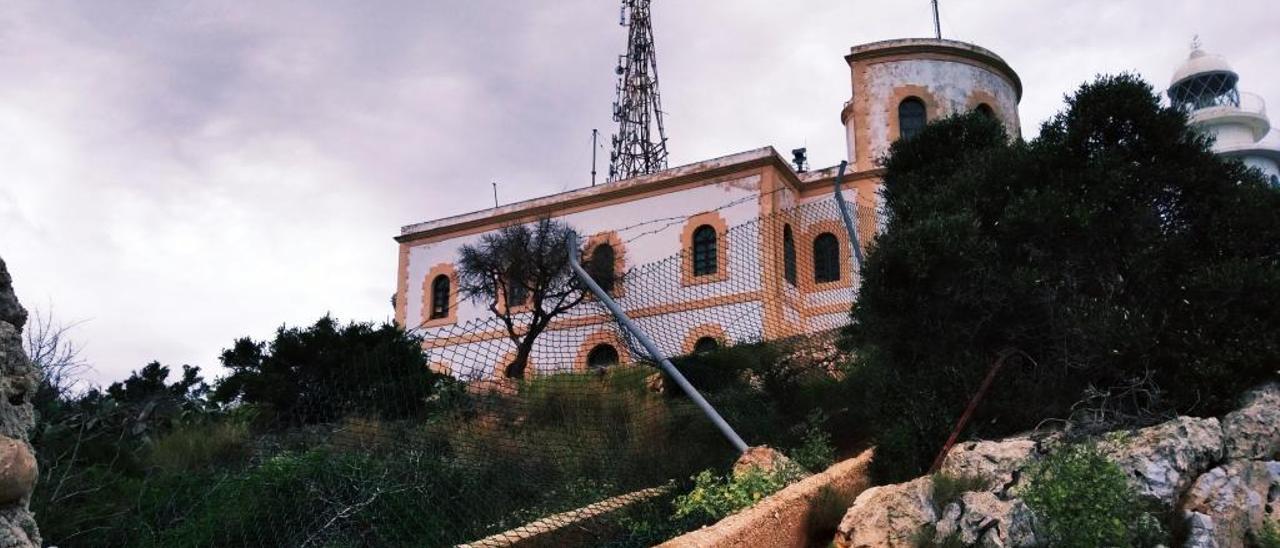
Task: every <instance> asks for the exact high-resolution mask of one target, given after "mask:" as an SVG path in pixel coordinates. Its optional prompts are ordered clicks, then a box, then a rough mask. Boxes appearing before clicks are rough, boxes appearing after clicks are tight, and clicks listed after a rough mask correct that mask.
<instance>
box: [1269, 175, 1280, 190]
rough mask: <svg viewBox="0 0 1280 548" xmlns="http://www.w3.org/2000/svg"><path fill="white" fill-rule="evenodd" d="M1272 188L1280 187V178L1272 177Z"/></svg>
mask: <svg viewBox="0 0 1280 548" xmlns="http://www.w3.org/2000/svg"><path fill="white" fill-rule="evenodd" d="M1271 186H1274V187H1280V176H1277V175H1272V176H1271Z"/></svg>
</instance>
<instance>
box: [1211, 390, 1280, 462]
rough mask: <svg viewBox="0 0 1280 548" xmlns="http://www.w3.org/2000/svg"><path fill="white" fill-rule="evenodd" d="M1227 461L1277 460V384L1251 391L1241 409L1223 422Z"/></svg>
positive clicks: (1279, 394) (1279, 444)
mask: <svg viewBox="0 0 1280 548" xmlns="http://www.w3.org/2000/svg"><path fill="white" fill-rule="evenodd" d="M1222 433H1223V438H1224V439H1223V445H1224V446H1225V449H1226V457H1227V458H1228V459H1249V460H1280V384H1276V383H1270V384H1267V385H1265V386H1262V387H1260V388H1258V389H1256V390H1253V391H1251V392H1250V393H1249V394H1248V395H1247V396H1245V398H1244V406H1242V407H1241V408H1240V409H1237V410H1235V411H1232V412H1231V413H1228V414H1227V416H1225V417H1223V418H1222Z"/></svg>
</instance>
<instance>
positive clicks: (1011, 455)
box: [941, 438, 1036, 493]
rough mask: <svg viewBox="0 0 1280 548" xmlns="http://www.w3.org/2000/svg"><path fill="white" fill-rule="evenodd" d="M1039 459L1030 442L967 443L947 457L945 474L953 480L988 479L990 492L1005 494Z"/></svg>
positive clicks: (1022, 439)
mask: <svg viewBox="0 0 1280 548" xmlns="http://www.w3.org/2000/svg"><path fill="white" fill-rule="evenodd" d="M1035 456H1036V442H1034V441H1032V440H1030V439H1027V438H1013V439H1007V440H1002V441H975V442H967V443H962V444H959V445H956V446H955V447H953V448H952V449H951V451H950V452H949V453H947V457H946V458H945V459H943V461H942V468H941V471H942V473H943V474H946V475H949V476H952V477H981V478H984V479H986V480H987V481H988V482H990V483H988V484H987V486H988V488H990V489H993V490H995V491H996V492H998V493H1004V491H1005V490H1006V489H1007V488H1008V487H1011V486H1012V485H1013V484H1014V483H1015V482H1016V481H1017V479H1018V476H1019V474H1020V472H1021V471H1022V470H1023V469H1024V468H1026V467H1027V465H1029V464H1031V463H1032V462H1034V460H1035Z"/></svg>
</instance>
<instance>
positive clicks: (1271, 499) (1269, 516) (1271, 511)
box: [1262, 461, 1280, 525]
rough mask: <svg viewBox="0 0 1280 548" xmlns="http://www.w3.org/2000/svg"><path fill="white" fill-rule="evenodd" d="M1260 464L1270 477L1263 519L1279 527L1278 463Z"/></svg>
mask: <svg viewBox="0 0 1280 548" xmlns="http://www.w3.org/2000/svg"><path fill="white" fill-rule="evenodd" d="M1262 464H1263V465H1264V466H1266V467H1267V474H1268V475H1270V476H1271V487H1270V488H1268V489H1267V504H1266V506H1264V507H1263V510H1264V511H1265V512H1266V515H1265V516H1264V517H1263V519H1264V520H1266V521H1269V522H1271V523H1275V524H1277V525H1280V462H1276V461H1269V462H1264V463H1262Z"/></svg>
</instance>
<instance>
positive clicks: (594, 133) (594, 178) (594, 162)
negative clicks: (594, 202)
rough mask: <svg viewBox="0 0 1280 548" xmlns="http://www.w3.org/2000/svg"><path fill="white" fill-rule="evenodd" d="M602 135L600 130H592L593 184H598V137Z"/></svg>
mask: <svg viewBox="0 0 1280 548" xmlns="http://www.w3.org/2000/svg"><path fill="white" fill-rule="evenodd" d="M599 135H600V130H598V129H593V130H591V186H596V147H598V146H600V145H597V144H596V139H597V137H598V136H599Z"/></svg>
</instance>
